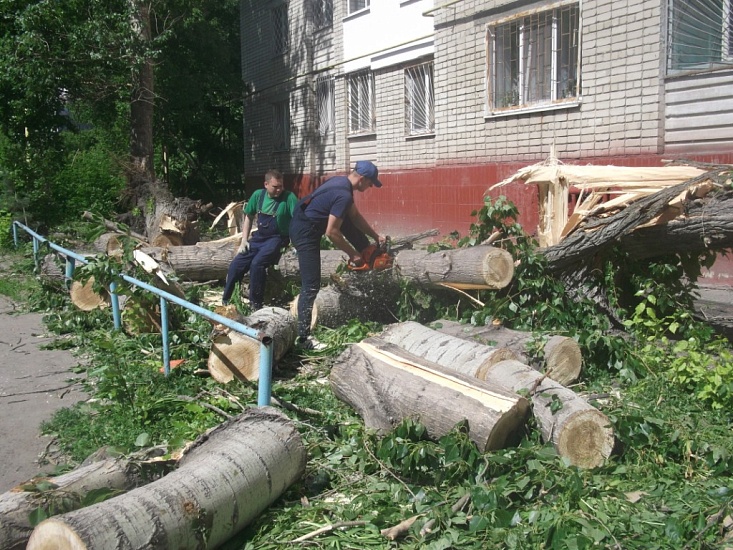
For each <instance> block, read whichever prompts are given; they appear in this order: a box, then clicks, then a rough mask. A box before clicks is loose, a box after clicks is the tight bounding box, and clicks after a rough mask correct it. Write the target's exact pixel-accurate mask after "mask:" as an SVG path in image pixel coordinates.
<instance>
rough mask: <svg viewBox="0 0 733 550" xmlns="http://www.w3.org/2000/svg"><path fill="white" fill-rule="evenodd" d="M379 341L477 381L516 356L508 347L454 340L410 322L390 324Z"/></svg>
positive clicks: (451, 337)
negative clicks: (497, 364)
mask: <svg viewBox="0 0 733 550" xmlns="http://www.w3.org/2000/svg"><path fill="white" fill-rule="evenodd" d="M379 338H380V339H382V340H384V341H385V342H387V343H389V344H394V345H396V346H399V347H400V348H401V349H403V350H405V351H406V352H408V353H411V354H413V355H416V356H418V357H421V358H423V359H425V360H427V361H431V362H433V363H437V364H439V365H443V366H444V367H448V368H450V369H451V370H453V371H454V372H460V373H461V374H464V375H466V376H470V377H474V378H478V379H479V380H485V378H486V373H487V372H488V369H489V368H490V367H491V366H492V365H494V364H496V363H498V362H500V361H505V360H507V359H514V360H516V359H517V355H516V354H515V353H514V352H513V351H512V350H510V349H509V348H496V347H492V346H487V345H484V344H479V343H476V342H471V341H469V340H464V339H462V338H456V337H455V336H450V335H448V334H442V333H440V332H438V331H436V330H433V329H431V328H428V327H426V326H423V325H421V324H420V323H415V322H414V321H407V322H404V323H397V324H394V325H391V326H389V327H387V328H386V329H385V330H384V331H383V332H382V333H381V334H380V335H379Z"/></svg>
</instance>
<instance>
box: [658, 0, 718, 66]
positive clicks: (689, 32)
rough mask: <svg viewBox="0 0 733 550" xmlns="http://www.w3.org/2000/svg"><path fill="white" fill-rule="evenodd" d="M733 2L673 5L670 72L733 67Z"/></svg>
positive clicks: (679, 1) (687, 0)
mask: <svg viewBox="0 0 733 550" xmlns="http://www.w3.org/2000/svg"><path fill="white" fill-rule="evenodd" d="M731 4H733V1H732V0H672V1H671V2H669V8H668V9H669V16H668V21H669V30H668V40H667V69H668V70H670V71H677V70H691V69H704V68H708V67H711V66H715V65H731V64H733V9H732V8H733V6H732V5H731Z"/></svg>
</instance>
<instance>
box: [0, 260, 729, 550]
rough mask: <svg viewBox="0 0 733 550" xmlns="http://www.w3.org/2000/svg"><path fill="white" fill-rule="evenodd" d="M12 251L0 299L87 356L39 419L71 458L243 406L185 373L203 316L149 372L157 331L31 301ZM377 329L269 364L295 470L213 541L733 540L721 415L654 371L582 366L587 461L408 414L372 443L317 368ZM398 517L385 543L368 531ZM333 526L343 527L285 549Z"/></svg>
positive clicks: (212, 419) (676, 543)
mask: <svg viewBox="0 0 733 550" xmlns="http://www.w3.org/2000/svg"><path fill="white" fill-rule="evenodd" d="M16 258H17V259H18V261H19V264H17V265H16V266H15V267H14V268H13V271H12V272H14V273H15V272H17V273H18V275H19V277H18V279H19V280H17V281H14V284H13V285H9V286H8V291H10V292H14V293H15V294H14V295H15V296H18V297H20V298H27V299H30V302H29V303H30V304H36V306H37V307H38V305H43V304H45V305H47V306H48V307H49V311H48V314H47V318H46V322H47V324H48V326H49V328H51V329H52V330H54V331H55V332H56V333H58V334H61V333H63V334H65V335H66V336H65V338H64V341H65V342H66V344H65V345H69V344H68V342H71V345H73V346H74V347H76V348H77V350H78V351H79V352H80V353H84V354H85V355H86V356H88V358H89V362H88V364H89V365H90V366H89V367H88V372H87V384H88V385H87V388H86V390H87V391H88V392H89V393H90V394H91V395H93V399H92V400H90V401H89V402H87V403H84V404H80V405H78V406H76V407H72V408H70V409H65V410H62V411H60V412H59V413H58V414H57V415H56V416H55V417H54V418H53V419H52V420H51V421H50V422H49V423H47V424H46V425H45V426H44V429H45V430H47V431H48V432H51V433H54V434H55V435H56V437H57V440H58V443H59V445H60V446H61V448H62V449H63V451H64V453H65V454H66V456H67V458H68V460H69V462H70V463H71V465H73V464H75V463H78V462H79V461H81V460H83V459H84V458H85V457H86V456H88V455H89V454H91V453H92V452H94V451H96V450H97V449H98V448H99V447H102V446H112V447H114V448H116V449H117V450H119V451H120V452H123V453H128V452H132V451H134V450H136V449H138V448H142V447H146V446H152V445H160V444H165V445H168V446H169V447H170V448H171V449H172V448H176V447H178V446H180V445H181V444H182V443H183V442H184V441H187V440H191V439H193V438H195V437H196V436H197V435H198V434H200V433H202V432H203V431H205V430H206V429H208V428H210V427H212V426H214V425H216V424H218V423H219V422H221V421H222V420H223V418H222V416H221V414H219V413H217V412H215V409H214V408H216V409H218V410H220V411H224V412H226V413H228V414H236V413H238V412H239V411H241V410H243V408H246V407H249V406H252V405H253V404H254V403H256V400H257V397H256V388H254V387H252V386H250V385H245V384H242V383H233V384H228V385H226V386H221V385H219V384H217V383H215V382H213V381H212V380H211V379H208V378H202V377H199V376H196V375H195V374H194V373H195V371H196V370H197V369H201V368H203V367H205V362H206V358H207V354H208V349H207V342H208V333H209V331H210V325H208V323H205V322H202V321H197V320H195V319H192V318H189V319H187V320H186V322H185V324H184V326H185V330H180V331H175V332H174V333H173V334H172V338H171V356H172V357H177V358H185V359H186V361H185V363H184V364H183V365H182V366H181V367H180V368H178V369H176V370H175V371H173V373H172V374H171V376H169V377H168V378H166V377H164V376H163V375H162V374H161V373H160V372H159V367H160V361H159V346H160V339H159V335H143V336H139V337H134V338H132V337H128V336H124V335H123V334H121V333H116V332H114V331H113V330H111V326H110V324H111V320H110V319H109V315H108V313H105V314H100V315H99V316H96V315H94V314H89V315H88V314H85V315H80V314H78V313H77V312H75V311H74V310H73V309H72V308H71V307H69V305H68V303H65V302H63V300H61V299H60V298H59V297H58V296H51V297H49V296H46V297H44V298H39V297H38V294H39V289H40V285H38V283H37V282H36V281H34V280H33V278H32V277H26V278H27V280H25V281H24V280H22V279H23V278H24V276H23V273H25V270H26V269H27V268H28V267H29V263H28V260H27V258H26V257H25V256H23V255H22V254H21V255H18V256H16ZM30 265H31V266H32V263H31V264H30ZM3 279H7V277H4V278H3ZM4 284H5V285H8V283H7V281H5V282H4ZM2 285H3V282H2V281H0V292H3V293H6V291H5V289H6V286H2ZM14 299H15V298H14ZM51 305H53V307H50V306H51ZM379 328H380V327H379V326H378V325H362V324H359V323H351V324H349V325H347V326H343V327H340V328H339V329H336V330H328V329H319V330H318V332H317V334H316V335H317V337H318V338H319V339H320V340H322V341H325V342H327V343H329V344H330V348H329V350H328V351H326V352H320V353H313V354H311V355H308V356H305V357H301V356H296V355H294V354H291V355H289V356H286V358H285V359H284V360H283V361H281V362H280V364H279V365H278V368H277V370H276V372H275V373H274V382H273V394H274V396H276V397H277V398H279V399H282V400H286V401H289V402H291V403H293V404H295V405H297V406H298V407H299V408H300V411H301V412H293V411H286V413H287V414H288V415H289V416H290V417H291V418H292V421H293V422H294V424H295V425H296V426H297V428H298V430H299V431H300V433H301V436H302V438H303V441H304V443H305V445H306V448H307V451H308V463H307V467H306V473H305V476H304V477H303V479H302V480H300V481H299V482H298V483H296V484H295V485H293V486H291V487H290V488H289V489H288V490H287V491H286V492H285V493H284V494H283V495H282V496H281V497H280V498H279V499H278V500H277V501H276V502H274V503H273V504H272V505H271V506H270V507H269V508H268V509H267V510H265V511H264V512H263V513H262V514H261V515H260V516H259V517H258V518H256V519H255V520H254V521H253V522H252V523H251V524H250V525H248V526H247V527H246V528H245V529H244V530H243V531H242V532H241V533H239V534H237V535H236V536H235V537H234V538H233V539H232V540H230V541H229V542H228V543H227V544H226V545H225V546H224V548H226V549H228V550H238V549H242V550H244V549H247V550H249V549H258V550H264V549H281V548H286V547H290V546H294V545H302V546H309V547H316V548H355V549H361V548H375V549H376V548H378V549H386V548H397V547H399V548H404V549H413V548H414V549H418V548H419V549H431V550H432V549H445V548H456V549H485V548H516V549H535V548H536V549H540V548H542V549H544V548H548V549H568V550H576V549H584V548H615V549H636V548H638V549H642V548H643V549H645V550H646V549H657V548H658V549H720V548H727V547H733V532H732V531H731V528H730V524H731V516H733V514H732V511H731V509H732V507H733V433H732V432H733V430H731V429H730V428H731V420H732V419H733V418H732V416H731V410H730V408H728V407H722V408H713V407H711V406H710V405H709V404H708V403H707V402H704V401H702V400H700V399H699V398H698V397H697V396H696V395H695V393H693V392H691V391H689V390H688V389H686V388H685V387H683V386H680V385H677V384H674V383H671V378H670V377H669V375H668V374H667V373H665V372H664V371H661V370H660V371H653V372H648V373H646V376H644V377H635V378H629V377H624V378H620V377H618V372H619V371H614V370H609V369H607V368H605V367H604V366H603V365H600V364H599V365H587V368H586V372H588V373H593V376H592V378H587V379H585V380H584V381H583V383H582V385H580V386H579V387H577V388H576V391H579V392H581V393H584V394H586V395H587V394H594V395H596V396H599V397H598V398H597V399H596V400H595V401H594V402H593V403H594V404H595V405H596V406H597V407H598V408H599V409H600V410H601V411H602V412H604V413H605V414H606V415H607V416H608V417H609V419H610V421H611V422H612V425H613V428H614V431H615V434H616V436H617V439H618V446H617V452H616V454H615V455H614V456H613V457H612V458H611V459H610V460H609V461H608V463H607V464H606V465H604V466H603V467H601V468H596V469H593V470H580V469H578V468H575V467H572V466H569V465H568V464H567V463H566V462H565V461H564V460H563V459H562V458H561V457H559V456H558V455H557V454H556V453H555V451H554V449H553V447H552V446H551V445H548V444H545V443H543V442H542V441H541V440H540V439H539V436H538V435H537V430H534V429H532V428H533V427H532V425H531V424H530V425H529V426H528V428H527V430H526V433H524V434H523V437H522V440H521V442H520V444H519V445H518V446H516V447H511V448H507V449H503V450H500V451H495V452H490V453H479V452H478V450H477V449H476V448H475V446H473V445H472V444H471V443H470V441H469V440H468V438H467V436H466V433H465V427H462V426H457V427H456V429H455V430H454V432H453V433H451V434H449V435H447V436H445V437H443V438H441V439H440V440H439V441H433V440H430V439H429V438H428V437H427V434H426V433H425V430H424V428H423V427H422V426H421V425H420V424H419V423H418V422H414V421H409V420H408V421H405V422H403V423H402V424H401V425H399V426H397V428H395V430H394V431H393V432H391V433H389V434H386V435H384V436H377V435H376V434H374V433H372V432H370V431H369V430H367V429H366V428H365V427H364V425H363V422H362V420H361V418H359V417H358V415H356V414H355V412H354V411H353V410H351V408H350V407H348V406H347V405H345V404H344V403H342V402H341V401H339V400H338V399H337V398H336V397H335V395H334V394H333V392H332V391H331V388H330V386H329V384H328V374H329V372H330V367H331V365H332V364H333V362H334V361H335V360H336V357H337V356H338V354H339V352H340V351H341V350H343V349H344V348H345V346H347V345H348V344H349V343H351V342H356V341H360V340H361V339H363V338H364V337H366V336H367V335H368V334H370V333H373V332H376V331H378V330H379ZM654 353H655V354H657V355H655V361H654V364H663V361H661V360H660V356H659V353H661V352H660V351H659V350H655V351H654ZM672 359H673V358H672V357H671V356H670V358H669V360H670V361H671V360H672ZM307 409H311V410H312V411H311V412H307ZM304 411H305V412H304ZM313 411H316V412H313ZM464 497H465V499H466V501H465V504H464V505H463V506H462V507H459V508H456V507H455V505H456V503H458V502H461V499H462V498H464ZM411 517H416V520H415V522H414V523H413V524H412V526H411V527H409V528H408V529H407V530H406V531H405V532H404V534H403V536H402V537H401V538H400V539H399V540H398V541H391V540H389V539H387V538H386V537H385V536H383V535H382V534H381V533H380V531H381V530H383V529H386V528H390V527H393V526H396V525H398V524H399V523H400V522H402V521H403V520H406V519H408V518H411ZM428 521H431V522H432V526H431V527H430V528H429V529H426V528H425V527H426V522H428ZM334 525H343V526H345V527H342V528H333V529H330V530H325V531H323V532H322V533H320V534H318V535H314V536H312V538H310V539H308V540H306V541H304V542H299V543H296V542H293V541H295V540H296V539H298V538H299V537H303V536H308V535H309V534H313V533H314V532H315V531H316V530H318V529H320V528H324V527H328V526H334Z"/></svg>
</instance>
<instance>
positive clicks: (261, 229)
mask: <svg viewBox="0 0 733 550" xmlns="http://www.w3.org/2000/svg"><path fill="white" fill-rule="evenodd" d="M288 192H289V191H283V194H282V195H281V196H280V198H281V200H278V201H276V202H275V210H274V211H272V212H270V213H269V214H267V213H265V212H263V211H262V205H263V204H264V202H265V195H267V192H266V191H263V193H262V194H261V195H260V200H259V203H258V205H257V231H254V232H253V233H252V238H251V239H250V241H249V250H247V251H245V252H241V253H239V254H237V255H236V256H235V257H234V259H233V260H232V263H231V264H229V270H228V271H227V280H226V284H225V285H224V294H223V296H222V299H221V301H222V303H223V304H225V305H226V304H227V303H229V300H230V299H231V297H232V293H233V292H234V286H235V285H236V283H238V282H240V283H241V281H242V279H243V278H244V275H245V274H246V273H247V271H249V272H250V273H249V302H250V306H251V308H252V311H254V310H257V309H260V308H261V307H262V305H263V303H264V300H265V283H266V282H267V268H268V267H270V266H271V265H275V264H276V263H277V262H279V261H280V256H281V255H282V249H283V248H285V247H286V246H288V244H289V243H290V239H289V238H288V237H285V236H283V235H281V234H280V230H279V228H278V226H277V210H278V209H279V208H281V206H282V205H283V204H285V203H286V201H285V199H287V195H285V193H288Z"/></svg>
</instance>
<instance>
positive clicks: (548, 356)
mask: <svg viewBox="0 0 733 550" xmlns="http://www.w3.org/2000/svg"><path fill="white" fill-rule="evenodd" d="M431 326H433V327H435V329H436V330H437V331H438V332H442V333H444V334H450V335H451V336H455V337H457V338H464V339H467V340H471V341H475V342H479V343H481V344H487V345H490V346H493V347H497V348H509V349H511V350H512V351H513V352H514V353H515V354H516V355H517V357H516V359H517V360H518V361H521V362H522V363H525V364H528V365H532V366H534V364H533V363H535V361H534V359H535V358H534V357H530V353H529V352H528V345H529V344H531V343H532V341H533V340H534V339H535V336H534V335H533V334H532V333H529V332H522V331H518V330H511V329H508V328H506V327H504V326H502V325H486V326H480V327H479V326H474V325H468V324H464V323H459V322H457V321H448V320H445V319H441V320H439V321H435V322H434V323H432V325H431ZM542 351H543V354H544V361H543V363H544V365H540V364H539V363H538V364H537V366H538V367H540V366H544V368H543V369H542V370H544V372H545V374H547V375H548V376H549V377H550V378H552V379H553V380H555V381H556V382H559V383H560V384H562V385H564V386H567V385H569V384H572V383H573V382H575V381H577V380H578V378H579V377H580V372H581V368H582V364H583V358H582V356H581V353H580V346H579V345H578V343H577V342H576V341H575V340H573V339H572V338H568V337H567V336H560V335H554V336H550V337H549V338H547V340H546V341H545V342H544V345H543V346H542Z"/></svg>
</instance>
